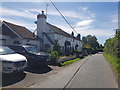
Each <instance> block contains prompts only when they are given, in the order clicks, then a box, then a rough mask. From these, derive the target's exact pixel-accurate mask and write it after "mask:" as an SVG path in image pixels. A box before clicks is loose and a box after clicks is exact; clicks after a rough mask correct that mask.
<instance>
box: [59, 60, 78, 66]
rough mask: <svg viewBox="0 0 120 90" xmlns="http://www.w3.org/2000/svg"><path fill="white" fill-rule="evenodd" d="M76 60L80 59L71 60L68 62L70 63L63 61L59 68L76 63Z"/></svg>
mask: <svg viewBox="0 0 120 90" xmlns="http://www.w3.org/2000/svg"><path fill="white" fill-rule="evenodd" d="M78 60H80V58H76V59H73V60H70V61H65V62H63V63H60V66H66V65H69V64H72V63H73V62H76V61H78Z"/></svg>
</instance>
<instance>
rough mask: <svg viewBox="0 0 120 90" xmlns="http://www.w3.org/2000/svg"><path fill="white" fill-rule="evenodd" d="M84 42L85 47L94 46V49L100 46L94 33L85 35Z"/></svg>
mask: <svg viewBox="0 0 120 90" xmlns="http://www.w3.org/2000/svg"><path fill="white" fill-rule="evenodd" d="M82 42H83V47H85V48H92V49H94V50H96V49H97V48H98V47H99V43H98V41H97V38H96V37H95V36H92V35H88V36H86V37H83V38H82Z"/></svg>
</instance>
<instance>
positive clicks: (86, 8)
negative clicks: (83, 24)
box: [78, 7, 88, 12]
mask: <svg viewBox="0 0 120 90" xmlns="http://www.w3.org/2000/svg"><path fill="white" fill-rule="evenodd" d="M78 9H80V10H82V11H84V12H85V11H87V10H88V7H79V8H78Z"/></svg>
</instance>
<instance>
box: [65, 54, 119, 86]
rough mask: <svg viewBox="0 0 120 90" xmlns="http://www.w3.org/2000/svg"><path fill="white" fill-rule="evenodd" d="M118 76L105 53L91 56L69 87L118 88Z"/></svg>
mask: <svg viewBox="0 0 120 90" xmlns="http://www.w3.org/2000/svg"><path fill="white" fill-rule="evenodd" d="M117 87H118V86H117V83H116V78H115V76H114V74H113V71H112V69H111V67H110V65H109V63H108V62H107V61H106V60H105V58H104V57H103V55H101V54H96V55H93V56H91V57H90V58H89V59H88V61H87V62H86V63H85V64H84V66H83V67H82V68H81V69H80V70H79V71H78V73H77V74H76V75H75V77H74V78H73V79H72V80H71V82H70V83H69V84H68V85H67V88H117Z"/></svg>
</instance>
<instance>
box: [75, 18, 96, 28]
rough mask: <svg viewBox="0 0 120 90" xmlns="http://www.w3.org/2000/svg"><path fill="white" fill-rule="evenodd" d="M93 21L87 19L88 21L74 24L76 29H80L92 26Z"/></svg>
mask: <svg viewBox="0 0 120 90" xmlns="http://www.w3.org/2000/svg"><path fill="white" fill-rule="evenodd" d="M94 21H95V20H94V19H89V20H83V21H79V22H77V23H76V25H75V26H76V27H81V26H88V25H90V24H92V22H94Z"/></svg>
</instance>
